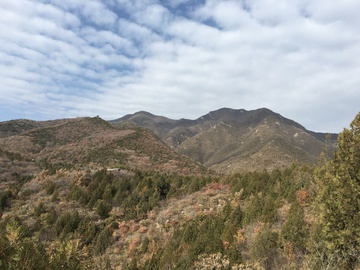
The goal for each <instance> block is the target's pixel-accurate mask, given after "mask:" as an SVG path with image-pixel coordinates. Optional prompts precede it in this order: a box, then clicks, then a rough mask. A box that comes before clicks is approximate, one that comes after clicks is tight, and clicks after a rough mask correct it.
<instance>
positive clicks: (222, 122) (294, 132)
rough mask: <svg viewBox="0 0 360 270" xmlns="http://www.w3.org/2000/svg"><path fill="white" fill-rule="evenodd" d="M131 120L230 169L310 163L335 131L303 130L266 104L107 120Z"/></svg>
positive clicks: (212, 164)
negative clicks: (190, 116) (175, 116)
mask: <svg viewBox="0 0 360 270" xmlns="http://www.w3.org/2000/svg"><path fill="white" fill-rule="evenodd" d="M119 122H120V123H123V122H132V123H134V124H136V125H139V126H141V127H144V128H147V129H149V130H151V131H152V132H154V134H156V135H157V136H158V137H159V138H161V139H162V140H163V141H164V142H165V143H166V144H167V145H169V146H170V147H172V148H174V149H176V151H177V152H179V153H181V154H184V155H187V156H189V157H190V158H192V159H194V160H196V161H198V162H200V163H201V164H204V165H205V166H208V167H210V168H213V169H216V170H217V171H220V172H226V173H233V172H238V171H244V170H256V169H270V170H271V169H273V168H274V167H286V166H288V165H290V164H292V163H293V162H300V163H311V164H312V163H315V162H316V161H317V160H318V158H319V156H320V153H321V152H322V151H323V150H324V144H325V143H326V142H327V143H328V146H329V151H330V152H331V151H332V150H333V149H334V148H335V140H336V138H337V136H336V134H332V135H331V137H330V138H329V139H328V140H327V139H326V134H324V133H316V132H312V131H308V130H307V129H305V128H304V127H303V126H301V125H300V124H298V123H296V122H294V121H292V120H290V119H287V118H285V117H283V116H281V115H280V114H277V113H274V112H272V111H271V110H268V109H265V108H262V109H258V110H254V111H246V110H243V109H241V110H234V109H228V108H222V109H219V110H216V111H213V112H210V113H208V114H206V115H204V116H202V117H200V118H198V119H196V120H187V119H181V120H172V119H168V118H166V117H162V116H155V115H152V114H150V113H146V112H138V113H135V114H133V115H127V116H125V117H123V118H120V119H118V120H114V121H112V123H119Z"/></svg>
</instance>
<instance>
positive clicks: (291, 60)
mask: <svg viewBox="0 0 360 270" xmlns="http://www.w3.org/2000/svg"><path fill="white" fill-rule="evenodd" d="M359 13H360V1H358V0H341V1H338V0H291V1H286V0H237V1H226V0H12V1H0V121H5V120H10V119H16V118H29V119H34V120H46V119H57V118H67V117H77V116H96V115H99V116H100V117H102V118H104V119H107V120H110V119H116V118H119V117H122V116H124V115H125V114H128V113H134V112H136V111H140V110H145V111H149V112H151V113H153V114H157V115H163V116H167V117H169V118H173V119H178V118H190V119H195V118H198V117H200V116H201V115H204V114H206V113H208V112H209V111H212V110H216V109H218V108H221V107H229V108H234V109H246V110H252V109H257V108H261V107H266V108H269V109H271V110H273V111H275V112H278V113H280V114H282V115H283V116H285V117H287V118H291V119H292V120H295V121H297V122H299V123H300V124H302V125H304V126H305V127H306V128H308V129H310V130H314V131H324V132H340V131H341V130H342V129H343V128H344V127H349V124H350V122H351V121H352V120H353V119H354V117H355V115H356V114H357V113H358V112H359V111H360V16H359Z"/></svg>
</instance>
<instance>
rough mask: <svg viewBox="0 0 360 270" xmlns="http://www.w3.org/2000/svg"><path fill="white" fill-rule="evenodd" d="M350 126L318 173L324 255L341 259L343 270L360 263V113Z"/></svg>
mask: <svg viewBox="0 0 360 270" xmlns="http://www.w3.org/2000/svg"><path fill="white" fill-rule="evenodd" d="M350 127H351V129H350V130H349V129H344V130H343V132H342V133H340V134H339V138H338V149H337V151H336V152H335V155H334V157H333V159H332V160H331V161H330V162H328V163H327V164H325V165H324V166H323V167H322V168H321V169H320V170H319V172H318V185H319V194H318V205H319V210H320V213H321V215H320V222H319V227H320V228H319V229H318V230H319V231H320V236H319V237H320V241H321V243H322V245H323V247H322V248H323V249H324V250H325V256H324V258H325V259H326V258H330V257H333V256H334V255H335V256H337V257H338V258H341V260H342V262H343V263H342V267H343V268H344V269H355V268H356V267H358V266H359V263H360V113H359V114H358V115H357V116H356V118H355V119H354V121H353V122H352V123H351V126H350Z"/></svg>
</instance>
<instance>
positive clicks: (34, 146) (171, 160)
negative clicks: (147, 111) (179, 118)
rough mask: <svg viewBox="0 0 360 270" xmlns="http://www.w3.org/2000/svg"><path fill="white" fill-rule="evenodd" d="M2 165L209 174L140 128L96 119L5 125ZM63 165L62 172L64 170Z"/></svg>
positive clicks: (0, 135) (0, 139)
mask: <svg viewBox="0 0 360 270" xmlns="http://www.w3.org/2000/svg"><path fill="white" fill-rule="evenodd" d="M0 149H1V151H0V158H1V160H2V162H4V163H7V162H11V161H14V160H15V161H22V162H25V161H26V162H28V163H29V164H32V167H33V166H35V165H38V166H40V167H44V166H45V167H46V166H53V167H56V166H58V165H59V166H60V165H61V167H64V166H65V167H69V168H74V167H83V166H88V167H93V168H94V169H97V168H101V167H104V166H105V167H108V168H109V167H110V168H111V167H112V168H114V167H121V168H128V169H141V170H158V171H164V172H166V171H169V172H179V173H190V172H192V173H199V172H201V171H203V170H204V168H201V166H199V165H198V164H196V163H195V162H193V161H191V160H189V159H188V158H186V157H185V156H183V155H179V154H178V153H176V152H174V151H173V150H171V149H170V148H169V147H168V146H167V145H165V144H164V143H163V142H161V141H160V140H159V139H157V138H156V137H155V136H154V135H153V134H152V133H150V132H148V131H147V130H144V129H141V128H138V127H131V126H130V127H121V126H114V125H111V124H109V123H108V122H106V121H104V120H102V119H100V118H98V117H95V118H76V119H62V120H54V121H44V122H36V121H29V120H13V121H9V122H2V123H0ZM59 166H58V167H59Z"/></svg>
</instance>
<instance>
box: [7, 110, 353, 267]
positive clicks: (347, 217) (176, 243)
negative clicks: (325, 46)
mask: <svg viewBox="0 0 360 270" xmlns="http://www.w3.org/2000/svg"><path fill="white" fill-rule="evenodd" d="M87 121H88V120H87ZM91 121H92V120H91ZM96 121H98V120H96ZM101 123H102V122H101ZM101 125H102V124H101ZM29 128H30V127H29ZM109 128H110V129H112V127H109ZM62 129H63V126H61V129H60V130H62ZM39 130H41V129H39ZM39 130H37V131H36V132H37V133H36V136H35V135H34V132H35V131H31V130H30V131H29V130H28V129H27V128H26V132H27V133H26V134H25V135H26V136H30V135H31V136H32V137H31V138H33V139H34V138H35V139H36V140H37V141H36V142H37V143H36V144H32V145H35V146H36V147H39V150H38V151H40V150H41V151H43V152H41V151H40V152H41V153H42V156H43V157H44V158H48V159H46V161H47V163H46V164H45V165H46V166H45V165H44V164H43V160H39V161H33V160H31V159H30V158H29V157H31V155H35V154H36V153H38V152H35V151H34V152H33V153H32V152H29V154H28V155H25V156H23V155H21V153H18V152H16V151H15V148H13V149H11V148H7V149H4V148H3V147H2V148H1V151H0V158H1V162H2V163H1V165H2V174H1V183H0V213H1V221H0V231H1V234H0V269H343V270H345V269H359V268H360V248H359V247H360V171H359V169H360V114H359V115H357V116H356V118H355V119H354V121H353V122H352V123H351V126H350V129H344V131H343V132H342V133H341V134H340V135H339V138H338V149H337V151H336V152H335V154H334V156H333V158H332V159H327V157H326V156H324V157H323V159H322V161H321V163H320V165H318V166H316V167H314V166H308V165H297V164H293V165H292V166H289V167H288V168H286V169H273V170H271V171H266V170H260V171H253V172H241V173H236V174H231V175H222V174H216V173H214V172H209V171H207V170H205V169H204V168H201V167H199V168H197V167H196V166H195V165H193V164H192V163H188V164H190V165H191V166H193V167H192V168H193V169H192V170H193V173H192V172H191V171H189V170H183V169H181V167H180V166H181V165H179V164H184V165H183V166H185V167H186V166H187V165H186V164H187V163H186V162H185V159H181V158H179V159H178V157H177V156H176V155H174V156H171V155H170V153H169V152H167V150H166V151H165V150H162V151H163V152H159V153H163V154H162V155H159V154H158V155H155V156H152V155H150V154H151V152H152V150H150V151H149V152H147V153H148V156H149V159H150V160H151V161H152V162H153V163H152V164H154V170H151V168H149V166H143V167H136V164H142V163H135V162H133V163H130V162H131V161H132V159H130V158H129V156H127V158H126V159H123V160H122V161H121V160H119V161H117V162H118V163H117V165H119V166H118V167H119V168H117V169H115V170H114V169H113V168H112V170H109V168H106V167H105V166H103V168H101V163H100V162H99V161H98V160H97V159H94V161H93V159H92V158H90V161H92V162H95V161H96V162H97V163H96V164H97V166H86V164H87V163H86V162H85V159H84V158H83V157H89V155H88V152H86V151H83V152H81V151H80V152H78V151H79V149H80V148H78V147H77V146H76V144H73V142H69V141H66V140H65V141H61V142H60V141H59V137H56V140H55V139H54V138H53V137H51V138H52V139H51V141H52V142H54V143H53V144H51V145H49V144H48V143H47V141H45V140H41V138H43V137H42V136H41V135H38V131H39ZM101 130H103V128H101V129H99V130H98V132H97V134H98V135H97V136H95V139H96V140H97V139H98V140H99V141H102V140H103V145H107V142H109V141H106V140H105V136H104V135H99V134H103V133H102V131H101ZM14 132H15V131H14ZM14 132H10V133H11V134H10V133H6V135H4V136H5V137H6V138H7V139H6V140H7V141H9V142H10V141H11V139H10V138H13V137H11V136H13V135H14V134H13V133H14ZM21 132H24V131H23V129H21ZM29 132H30V133H29ZM114 132H118V130H114ZM139 132H140V133H138V134H141V131H139ZM28 134H30V135H28ZM41 134H45V133H41ZM51 134H53V133H51ZM57 134H61V133H57ZM75 134H80V133H75ZM116 134H117V133H116ZM25 135H24V134H23V135H21V136H22V137H21V138H23V139H26V138H25ZM9 136H10V137H9ZM17 136H19V135H17ZM46 136H49V135H48V134H47V133H46ZM74 136H75V135H74ZM114 136H115V135H114ZM138 136H140V135H138ZM85 137H86V138H89V137H90V138H93V137H94V134H93V135H91V134H90V135H89V134H84V135H83V136H82V137H81V138H80V141H81V142H82V145H83V144H84V143H85V142H88V141H87V140H85V139H84V138H85ZM61 138H65V137H61ZM125 138H128V139H129V138H131V137H125ZM136 138H138V137H135V140H131V142H137V143H134V144H130V145H133V146H132V147H133V148H132V149H131V148H129V146H128V144H120V142H121V141H123V140H124V137H121V136H120V137H116V140H117V143H116V145H117V146H120V147H122V148H121V149H123V151H125V150H127V153H129V154H132V155H134V158H135V157H136V156H142V155H141V151H144V150H141V149H143V148H139V145H140V146H141V147H144V145H146V143H145V141H144V140H142V141H141V142H142V143H140V144H139V141H138V140H136ZM95 139H93V140H95ZM110 141H111V142H113V140H112V139H111V140H110ZM151 141H152V142H154V140H153V139H151ZM57 143H58V144H59V145H60V146H61V147H63V145H66V146H67V147H69V144H70V145H73V146H74V147H75V150H76V153H79V154H78V155H77V158H78V159H77V160H78V161H79V162H78V163H76V166H69V164H68V163H67V162H66V160H64V164H66V166H63V167H61V164H62V163H61V162H59V160H60V158H62V157H65V156H64V155H63V154H62V153H63V152H58V151H55V150H54V148H46V147H55V146H54V145H56V144H57ZM38 145H39V146H38ZM111 145H113V146H114V145H115V143H114V144H111ZM40 147H42V148H40ZM22 149H26V147H25V144H24V145H23V148H22ZM47 149H48V150H47ZM50 149H52V152H51V151H50ZM61 149H62V148H61ZM145 149H147V148H145ZM156 149H158V148H156ZM45 150H46V151H45ZM75 150H74V151H75ZM110 150H111V151H110ZM130 150H131V151H130ZM56 153H60V154H61V155H60V154H59V155H56ZM107 153H110V154H111V156H110V157H111V158H110V159H108V160H109V162H111V164H112V165H114V164H115V163H112V162H114V159H115V157H116V156H114V155H113V153H116V151H114V149H112V148H111V147H109V150H108V152H107ZM135 154H136V155H135ZM94 156H96V154H95V153H94ZM169 156H171V157H173V158H174V159H175V158H176V159H175V160H176V161H177V163H176V164H177V166H178V167H176V168H175V167H174V169H173V170H170V169H169V168H171V166H170V167H169V166H167V167H166V168H167V169H168V170H167V171H166V172H164V171H161V170H160V168H161V166H160V165H159V164H164V163H163V162H162V161H161V160H162V158H164V159H166V158H167V157H169ZM103 157H104V158H106V155H103ZM155 157H156V158H155ZM152 158H155V159H152ZM52 160H55V161H56V166H51V161H52ZM145 160H147V159H145ZM37 162H39V164H38V163H37ZM41 162H42V163H41ZM121 162H124V163H121ZM182 162H183V163H182ZM187 162H190V161H187ZM40 163H41V164H42V165H41V164H40ZM104 164H106V163H104ZM165 164H167V163H166V162H165ZM23 165H24V166H25V165H26V166H27V167H26V168H27V170H24V171H22V170H20V169H21V168H22V166H23ZM38 165H39V166H40V165H41V166H43V167H36V166H38ZM130 165H131V166H130ZM38 168H41V170H38Z"/></svg>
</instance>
